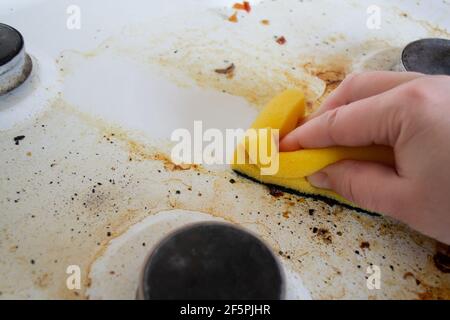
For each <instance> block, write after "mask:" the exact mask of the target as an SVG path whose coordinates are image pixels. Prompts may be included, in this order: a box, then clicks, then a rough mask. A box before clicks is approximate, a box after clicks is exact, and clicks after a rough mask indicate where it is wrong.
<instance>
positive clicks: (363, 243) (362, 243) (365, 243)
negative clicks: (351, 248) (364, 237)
mask: <svg viewBox="0 0 450 320" xmlns="http://www.w3.org/2000/svg"><path fill="white" fill-rule="evenodd" d="M359 247H360V248H361V249H370V243H369V242H367V241H363V242H361V244H360V245H359Z"/></svg>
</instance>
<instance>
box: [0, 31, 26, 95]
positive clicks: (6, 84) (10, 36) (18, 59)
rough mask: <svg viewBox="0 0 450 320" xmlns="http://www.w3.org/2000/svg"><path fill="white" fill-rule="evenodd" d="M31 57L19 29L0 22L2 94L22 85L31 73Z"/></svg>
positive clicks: (0, 83)
mask: <svg viewBox="0 0 450 320" xmlns="http://www.w3.org/2000/svg"><path fill="white" fill-rule="evenodd" d="M31 69H32V62H31V58H30V57H29V56H28V55H27V54H26V52H25V44H24V41H23V37H22V35H21V34H20V32H19V31H17V30H16V29H14V28H13V27H10V26H8V25H6V24H2V23H0V95H2V94H5V93H7V92H10V91H11V90H13V89H15V88H17V87H18V86H20V85H21V84H22V83H23V82H24V81H25V80H26V79H27V78H28V76H29V75H30V73H31Z"/></svg>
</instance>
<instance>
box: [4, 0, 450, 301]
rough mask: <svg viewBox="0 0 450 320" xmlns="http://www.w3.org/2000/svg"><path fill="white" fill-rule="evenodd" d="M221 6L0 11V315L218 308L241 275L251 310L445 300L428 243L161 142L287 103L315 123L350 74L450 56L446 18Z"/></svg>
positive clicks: (306, 5) (361, 6)
mask: <svg viewBox="0 0 450 320" xmlns="http://www.w3.org/2000/svg"><path fill="white" fill-rule="evenodd" d="M235 2H236V1H228V0H201V1H194V0H183V1H181V0H173V1H165V2H161V1H146V0H133V1H126V2H125V1H110V0H108V1H107V0H95V1H92V0H90V1H88V0H78V1H76V4H74V3H73V1H66V0H62V1H57V2H56V1H50V0H21V1H17V0H3V1H2V2H1V3H0V22H1V24H0V164H1V165H0V226H1V227H0V256H1V259H0V274H1V275H2V277H0V298H2V299H11V298H19V299H36V298H39V299H135V298H146V299H151V298H170V297H175V298H177V297H178V298H179V296H177V294H184V295H187V296H188V297H199V296H202V294H208V293H207V292H208V288H212V289H211V290H210V292H214V293H215V294H217V295H218V296H217V297H219V298H220V293H226V292H230V291H228V290H231V291H233V290H234V289H235V287H234V286H230V283H229V282H227V281H226V279H228V278H227V277H228V276H229V278H230V279H236V278H233V277H235V276H236V274H242V272H244V271H248V270H254V272H253V273H252V274H251V276H253V277H250V275H248V276H247V279H248V281H247V282H243V284H245V285H249V286H251V287H252V288H253V289H254V291H251V289H249V287H247V286H245V285H243V286H241V287H239V289H242V290H244V291H245V292H247V293H248V292H255V293H258V294H259V296H258V295H256V294H255V295H254V296H252V295H249V297H250V298H255V297H263V298H275V299H330V298H331V299H384V298H399V299H416V298H422V299H427V298H431V299H434V298H444V299H448V298H449V297H450V277H449V275H448V273H444V272H443V271H442V268H439V266H437V265H436V263H435V262H434V261H433V259H432V257H433V256H434V255H435V254H436V253H437V251H436V250H437V249H436V246H437V244H436V242H435V241H433V240H431V239H428V238H426V237H424V236H422V235H419V234H417V233H416V232H414V231H412V230H410V229H409V228H407V227H406V226H404V225H402V224H399V223H397V222H395V221H393V220H391V219H389V218H385V217H373V216H370V215H366V214H364V213H360V212H356V211H353V210H350V209H347V208H344V207H341V206H339V205H336V204H334V205H333V204H327V203H325V202H322V201H319V200H315V199H311V198H308V197H301V196H296V195H291V194H288V193H284V192H281V191H277V190H271V189H268V188H267V187H266V186H263V185H258V184H255V183H253V182H251V181H248V180H246V179H244V178H242V177H239V176H237V175H236V174H235V173H233V172H232V171H231V170H230V169H229V167H228V166H227V165H189V166H180V165H178V164H176V163H174V162H173V161H172V160H171V158H170V154H171V150H172V147H173V142H172V141H171V134H172V133H173V132H174V130H176V129H180V128H183V129H186V130H187V131H188V132H193V131H194V122H195V121H202V124H203V127H204V128H214V129H218V130H219V131H221V132H223V131H225V130H226V129H237V128H247V127H249V125H250V123H251V122H252V120H253V119H254V118H255V116H256V114H257V113H258V111H259V110H261V108H262V107H263V105H264V104H265V103H266V102H267V101H268V100H269V99H270V98H271V97H273V96H274V95H275V94H276V93H278V92H280V91H282V90H283V89H285V88H288V87H299V88H301V89H303V90H305V91H306V96H307V100H308V102H309V104H308V106H309V108H310V110H309V111H311V110H313V109H314V108H316V107H317V106H318V105H319V104H320V102H321V101H323V99H324V97H325V96H326V95H327V94H328V93H329V92H330V91H331V90H333V89H334V88H335V87H336V85H337V84H338V83H339V82H340V81H341V80H343V78H344V77H345V75H346V74H348V73H350V72H357V71H364V70H398V69H401V68H404V69H406V70H418V71H423V70H424V69H417V68H419V67H421V64H420V61H422V58H420V55H419V59H418V58H417V57H418V56H417V55H415V54H411V52H413V53H414V52H416V53H417V52H418V51H417V50H416V51H408V50H411V47H410V46H408V47H407V48H408V50H406V49H405V51H404V48H405V47H406V45H407V44H408V43H411V42H413V41H416V40H418V39H422V38H433V39H434V38H440V39H449V38H450V33H449V32H448V31H447V30H450V25H449V20H448V16H449V15H450V6H449V4H447V3H446V2H443V1H414V2H411V1H395V2H394V1H379V3H380V4H379V5H378V6H373V5H372V3H371V2H370V1H358V2H354V1H340V2H339V5H336V2H335V1H331V0H322V1H294V0H286V1H251V2H250V4H251V10H250V12H247V11H246V10H237V9H235V8H233V4H234V3H235ZM235 12H236V15H234V13H235ZM280 39H283V40H280ZM429 41H431V42H432V45H433V46H436V45H437V46H439V47H440V48H442V50H444V51H445V50H448V43H447V42H445V41H443V40H429ZM414 43H415V46H417V45H421V46H422V47H421V49H423V48H425V49H423V50H426V49H427V48H429V45H430V42H425V44H424V43H423V42H422V43H417V42H414ZM432 48H436V47H432ZM433 51H435V50H434V49H433ZM402 52H403V55H402ZM425 52H426V51H425ZM426 56H427V57H429V55H426ZM402 59H403V60H402ZM447 67H448V66H447ZM427 70H430V68H429V65H428V69H427ZM216 227H217V228H218V229H217V230H216V231H215V233H214V234H219V235H221V236H220V237H219V238H214V237H212V238H211V233H208V232H206V231H205V230H209V229H208V228H216ZM188 231H189V232H193V233H189V232H188ZM186 232H188V234H186ZM230 234H232V235H233V236H230ZM230 237H231V238H230ZM180 239H181V240H180ZM199 239H200V240H199ZM224 239H230V240H229V241H228V242H224ZM232 240H233V241H232ZM240 241H242V242H240ZM171 245H172V246H171ZM207 245H210V246H209V247H208V246H207ZM227 245H229V246H227ZM233 246H234V247H233ZM191 248H194V249H195V248H197V249H198V251H199V253H198V257H200V258H198V259H199V260H195V259H196V258H192V256H191V255H190V254H192V252H191V251H190V249H191ZM206 248H212V249H211V250H212V251H211V252H210V255H207V254H206V253H207V252H209V251H208V250H207V249H206ZM230 248H239V249H240V250H237V249H236V250H230V251H227V250H228V249H230ZM162 249H164V250H162ZM158 250H160V251H158ZM171 250H172V251H171ZM192 250H193V249H192ZM158 252H159V254H160V255H158ZM245 252H249V253H254V256H252V257H253V259H249V260H248V261H247V260H246V259H244V258H243V257H245ZM219 253H220V254H219ZM194 256H195V257H197V255H194ZM173 257H178V258H177V259H178V260H176V261H175V262H174V261H173V260H171V258H173ZM239 257H240V258H239ZM158 259H159V260H158ZM174 259H175V258H174ZM209 259H212V260H209ZM220 259H223V260H220ZM234 259H236V260H245V261H246V263H245V264H242V266H241V267H242V268H243V269H242V270H239V269H237V270H230V271H229V272H227V270H226V269H224V268H219V269H220V272H222V273H221V275H222V276H221V277H219V278H218V277H214V276H211V277H210V278H208V277H209V274H208V273H207V271H208V270H211V269H209V268H208V267H205V266H210V264H209V263H211V265H219V263H218V261H219V262H222V261H223V262H224V263H225V265H228V264H226V263H227V262H229V261H230V260H231V261H233V260H234ZM186 261H187V262H189V261H190V263H187V262H186ZM192 261H194V262H195V261H197V262H198V261H200V262H202V264H201V263H200V264H195V263H194V264H192ZM211 261H212V262H211ZM261 261H262V262H263V263H262V262H261ZM184 262H186V263H187V264H183V263H184ZM258 262H259V263H262V264H263V265H265V267H264V268H263V269H260V265H261V264H258ZM161 265H167V266H168V267H167V269H164V268H162V267H161ZM220 265H221V266H223V265H224V264H222V263H220ZM231 265H233V264H231ZM169 266H170V267H173V268H174V270H175V269H176V268H179V267H180V266H182V267H183V268H185V269H176V270H184V271H183V272H184V273H183V274H184V276H185V278H183V281H185V282H183V281H180V282H174V281H171V280H172V279H171V274H170V273H169V271H171V270H172V269H170V268H169ZM180 268H181V267H180ZM251 268H255V269H251ZM199 270H200V271H199ZM205 270H206V271H205ZM214 270H215V271H217V269H214ZM258 270H259V271H260V272H257V271H258ZM172 271H173V270H172ZM241 271H242V272H241ZM173 272H175V271H173ZM197 273H199V274H197ZM374 274H377V275H378V276H379V277H380V279H381V288H377V286H376V285H374V284H373V282H371V281H372V279H373V276H374ZM152 275H153V277H156V279H157V280H158V281H156V282H155V281H153V280H154V279H155V278H152ZM155 275H156V276H155ZM202 275H203V277H202ZM250 278H251V279H253V280H252V281H253V282H252V281H250ZM198 279H208V286H206V287H201V289H202V291H201V292H199V291H195V290H194V289H192V288H190V287H189V286H187V285H183V284H184V283H192V282H195V281H200V280H198ZM159 280H161V281H162V280H165V281H167V282H164V283H166V284H167V286H164V288H166V289H167V288H168V287H170V286H172V287H170V288H172V289H171V290H159V291H158V290H156V289H158V285H161V283H162V282H161V281H159ZM209 283H210V284H209ZM252 283H253V285H252ZM375 283H376V281H375ZM264 284H270V286H269V287H270V288H268V286H264ZM230 288H231V289H230ZM151 289H153V291H152V290H151ZM159 289H161V288H159ZM190 289H192V290H190ZM236 290H237V289H236ZM205 292H206V293H205ZM234 292H235V293H236V292H238V293H239V294H240V296H245V294H244V293H243V291H239V290H237V291H234ZM152 294H153V295H152ZM215 297H216V296H215ZM226 297H227V298H230V297H231V298H234V296H226Z"/></svg>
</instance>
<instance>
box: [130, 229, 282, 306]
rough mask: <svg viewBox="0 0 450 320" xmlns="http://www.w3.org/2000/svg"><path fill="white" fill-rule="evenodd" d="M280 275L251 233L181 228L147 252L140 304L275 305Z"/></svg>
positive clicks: (274, 264)
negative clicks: (240, 302) (214, 302)
mask: <svg viewBox="0 0 450 320" xmlns="http://www.w3.org/2000/svg"><path fill="white" fill-rule="evenodd" d="M284 296H285V284H284V273H283V271H282V269H281V266H280V264H279V263H278V261H277V259H276V258H275V256H274V255H273V253H272V252H271V250H270V249H269V248H268V247H267V246H266V245H265V244H264V243H263V242H262V241H261V240H259V239H258V238H257V237H256V236H254V235H253V234H251V233H249V232H247V231H245V230H243V229H241V228H237V227H235V226H234V225H231V224H226V223H211V222H207V223H198V224H194V225H191V226H187V227H184V228H181V229H180V230H178V231H175V232H174V233H172V234H170V235H169V236H167V237H166V238H165V239H163V240H162V241H161V242H160V243H159V244H158V245H157V246H156V247H155V248H154V249H153V251H152V253H151V255H150V257H149V258H148V260H147V262H146V264H145V267H144V270H143V272H142V276H141V284H140V288H139V290H138V298H139V299H144V300H174V299H175V300H179V299H189V300H198V299H207V300H210V299H214V300H216V299H217V300H241V299H244V300H278V299H283V298H284Z"/></svg>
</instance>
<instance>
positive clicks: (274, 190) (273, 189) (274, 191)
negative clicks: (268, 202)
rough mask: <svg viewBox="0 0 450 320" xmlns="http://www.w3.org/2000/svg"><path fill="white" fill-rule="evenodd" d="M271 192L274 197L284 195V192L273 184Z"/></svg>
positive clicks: (270, 188)
mask: <svg viewBox="0 0 450 320" xmlns="http://www.w3.org/2000/svg"><path fill="white" fill-rule="evenodd" d="M269 194H270V195H271V196H272V197H275V198H279V197H282V196H283V195H284V192H283V191H281V190H280V189H278V188H276V187H273V186H272V187H269Z"/></svg>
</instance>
